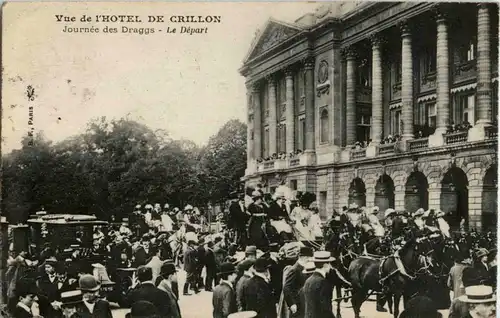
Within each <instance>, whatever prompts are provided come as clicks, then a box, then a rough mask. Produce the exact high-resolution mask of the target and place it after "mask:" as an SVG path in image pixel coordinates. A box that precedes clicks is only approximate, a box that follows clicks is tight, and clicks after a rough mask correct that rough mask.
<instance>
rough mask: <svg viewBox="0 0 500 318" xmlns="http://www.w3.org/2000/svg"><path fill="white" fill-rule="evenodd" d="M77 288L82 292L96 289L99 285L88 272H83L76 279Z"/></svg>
mask: <svg viewBox="0 0 500 318" xmlns="http://www.w3.org/2000/svg"><path fill="white" fill-rule="evenodd" d="M78 286H79V289H80V290H81V291H83V292H86V291H90V292H94V291H98V290H99V288H101V286H100V285H99V284H98V283H97V279H96V278H95V277H94V276H93V275H90V274H85V275H82V276H81V277H80V279H79V280H78Z"/></svg>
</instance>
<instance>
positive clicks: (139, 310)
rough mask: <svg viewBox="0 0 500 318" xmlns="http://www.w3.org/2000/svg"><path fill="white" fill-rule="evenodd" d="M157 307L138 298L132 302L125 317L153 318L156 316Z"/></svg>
mask: <svg viewBox="0 0 500 318" xmlns="http://www.w3.org/2000/svg"><path fill="white" fill-rule="evenodd" d="M158 315H159V313H158V309H157V308H156V306H155V305H154V304H153V303H151V302H149V301H145V300H139V301H136V302H135V303H133V304H132V307H130V313H128V314H126V315H125V317H126V318H146V317H147V318H154V317H158Z"/></svg>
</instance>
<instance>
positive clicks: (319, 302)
mask: <svg viewBox="0 0 500 318" xmlns="http://www.w3.org/2000/svg"><path fill="white" fill-rule="evenodd" d="M334 260H335V258H333V257H331V255H330V252H326V251H319V252H315V253H314V257H313V262H314V265H315V266H316V271H315V272H314V273H313V274H312V275H311V277H309V278H308V279H307V280H306V282H305V284H304V288H303V291H304V299H305V315H304V317H306V318H316V317H322V318H335V316H334V315H333V310H332V298H333V286H332V284H331V282H330V281H329V280H328V279H327V278H326V276H327V274H328V273H329V272H330V271H331V269H332V265H331V264H330V263H331V262H333V261H334Z"/></svg>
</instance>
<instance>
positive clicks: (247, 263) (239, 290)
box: [236, 259, 255, 311]
mask: <svg viewBox="0 0 500 318" xmlns="http://www.w3.org/2000/svg"><path fill="white" fill-rule="evenodd" d="M254 264H255V261H254V260H251V259H247V260H244V261H242V262H241V263H239V264H238V268H237V276H238V277H239V278H237V280H236V305H237V307H238V311H243V307H244V303H245V300H244V298H243V290H244V289H245V288H246V284H247V283H248V281H249V280H250V278H252V277H253V272H252V270H251V268H252V266H253V265H254Z"/></svg>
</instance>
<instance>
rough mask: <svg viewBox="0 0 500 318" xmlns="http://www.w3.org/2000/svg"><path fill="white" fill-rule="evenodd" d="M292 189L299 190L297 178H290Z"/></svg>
mask: <svg viewBox="0 0 500 318" xmlns="http://www.w3.org/2000/svg"><path fill="white" fill-rule="evenodd" d="M290 189H292V190H294V191H295V190H297V180H290Z"/></svg>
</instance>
